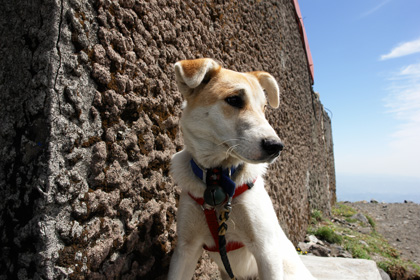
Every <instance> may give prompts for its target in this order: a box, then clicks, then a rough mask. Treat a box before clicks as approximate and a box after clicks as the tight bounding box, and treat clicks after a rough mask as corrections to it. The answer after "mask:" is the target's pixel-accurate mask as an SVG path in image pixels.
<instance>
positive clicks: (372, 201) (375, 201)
mask: <svg viewBox="0 0 420 280" xmlns="http://www.w3.org/2000/svg"><path fill="white" fill-rule="evenodd" d="M370 203H379V202H378V201H377V200H375V199H371V200H370Z"/></svg>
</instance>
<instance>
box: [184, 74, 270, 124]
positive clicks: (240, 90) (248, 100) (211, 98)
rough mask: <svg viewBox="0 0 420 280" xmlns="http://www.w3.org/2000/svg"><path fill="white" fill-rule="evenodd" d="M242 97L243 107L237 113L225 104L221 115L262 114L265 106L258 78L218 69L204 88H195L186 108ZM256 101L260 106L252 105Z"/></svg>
mask: <svg viewBox="0 0 420 280" xmlns="http://www.w3.org/2000/svg"><path fill="white" fill-rule="evenodd" d="M238 94H240V95H243V98H244V101H245V104H244V105H245V106H244V108H242V109H241V110H240V111H239V112H238V109H237V108H234V107H232V106H230V105H229V104H227V103H226V105H225V106H224V107H223V115H224V117H226V118H231V117H233V116H234V115H237V114H238V113H241V112H245V111H248V112H249V111H256V110H257V111H260V110H261V112H262V113H264V106H265V104H266V101H265V97H264V96H263V97H261V96H260V94H261V88H260V87H259V83H258V78H257V76H256V75H255V74H254V72H251V73H238V72H235V71H231V70H228V69H223V68H222V69H219V71H218V72H217V73H216V74H215V75H214V76H213V77H212V80H211V81H210V83H209V84H207V85H206V86H203V87H200V88H197V92H196V93H195V94H192V95H190V96H189V98H188V100H187V101H188V107H189V108H190V109H194V108H196V107H203V106H204V107H205V106H211V105H213V104H215V103H216V102H218V101H219V100H224V99H226V98H227V97H229V96H235V95H238ZM256 101H258V103H260V104H254V103H255V102H256Z"/></svg>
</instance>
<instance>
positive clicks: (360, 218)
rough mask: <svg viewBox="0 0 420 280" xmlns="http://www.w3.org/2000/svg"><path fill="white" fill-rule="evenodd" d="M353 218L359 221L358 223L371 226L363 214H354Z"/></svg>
mask: <svg viewBox="0 0 420 280" xmlns="http://www.w3.org/2000/svg"><path fill="white" fill-rule="evenodd" d="M351 218H352V219H356V220H358V221H361V222H362V223H364V224H367V225H368V224H369V220H368V219H367V218H366V216H365V215H363V214H362V213H357V214H354V215H353V216H351Z"/></svg>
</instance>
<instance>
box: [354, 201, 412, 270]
mask: <svg viewBox="0 0 420 280" xmlns="http://www.w3.org/2000/svg"><path fill="white" fill-rule="evenodd" d="M346 204H349V205H350V206H351V207H353V208H355V209H358V210H360V211H361V212H363V213H365V214H367V215H369V216H370V217H371V218H373V219H374V220H375V222H376V228H377V231H378V232H379V233H380V234H382V235H383V236H384V237H385V238H386V239H387V240H388V242H389V243H390V244H391V245H392V246H394V247H395V248H396V249H398V250H399V251H400V252H401V253H402V257H403V258H405V259H408V260H411V261H413V262H415V263H416V264H419V265H420V204H416V203H411V202H409V203H367V202H356V203H346Z"/></svg>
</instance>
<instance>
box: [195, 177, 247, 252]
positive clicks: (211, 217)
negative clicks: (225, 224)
mask: <svg viewBox="0 0 420 280" xmlns="http://www.w3.org/2000/svg"><path fill="white" fill-rule="evenodd" d="M254 183H255V180H254V181H253V182H252V183H251V184H243V185H241V186H239V187H237V188H236V189H235V194H234V195H233V197H232V199H233V198H235V197H237V196H239V195H241V194H242V193H244V192H245V191H247V190H249V189H250V188H252V187H253V185H254ZM188 195H189V196H190V197H191V198H192V199H194V200H195V202H197V203H198V204H199V205H200V206H202V208H203V211H204V215H205V216H206V221H207V225H208V227H209V229H210V232H211V235H212V236H213V240H214V244H215V245H214V246H213V247H208V246H207V245H206V244H204V246H203V248H204V249H206V250H207V251H210V252H219V233H218V228H219V221H218V220H217V214H216V210H215V209H214V208H210V209H206V208H205V207H204V198H202V197H194V196H193V195H192V194H191V193H188ZM244 246H245V245H244V244H243V243H241V242H229V243H227V244H226V252H230V251H233V250H236V249H239V248H242V247H244Z"/></svg>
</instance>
